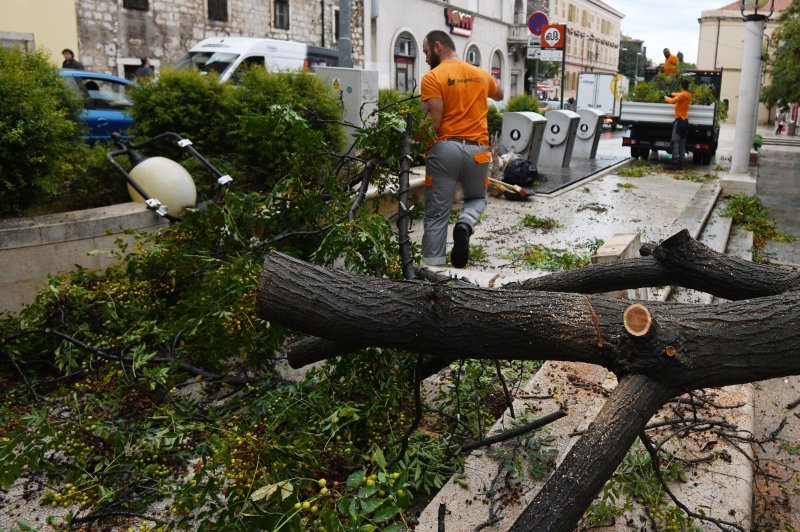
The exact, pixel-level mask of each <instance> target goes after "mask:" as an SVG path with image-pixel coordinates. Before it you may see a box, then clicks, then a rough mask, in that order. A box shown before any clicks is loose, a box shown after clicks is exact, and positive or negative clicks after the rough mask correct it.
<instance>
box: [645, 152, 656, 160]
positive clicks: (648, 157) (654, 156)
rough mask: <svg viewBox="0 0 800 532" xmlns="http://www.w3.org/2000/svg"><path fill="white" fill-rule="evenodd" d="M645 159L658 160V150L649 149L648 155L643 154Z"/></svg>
mask: <svg viewBox="0 0 800 532" xmlns="http://www.w3.org/2000/svg"><path fill="white" fill-rule="evenodd" d="M645 159H648V160H649V159H655V160H656V161H657V160H658V150H650V151H649V152H648V155H646V156H645Z"/></svg>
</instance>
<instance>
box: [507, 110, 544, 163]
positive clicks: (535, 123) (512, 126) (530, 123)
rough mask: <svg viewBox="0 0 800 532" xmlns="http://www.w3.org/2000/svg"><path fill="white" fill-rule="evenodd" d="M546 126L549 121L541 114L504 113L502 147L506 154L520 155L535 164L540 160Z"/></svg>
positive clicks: (528, 112) (527, 112)
mask: <svg viewBox="0 0 800 532" xmlns="http://www.w3.org/2000/svg"><path fill="white" fill-rule="evenodd" d="M546 124H547V119H546V118H545V117H543V116H542V115H540V114H539V113H532V112H530V111H522V112H516V113H504V114H503V129H502V132H501V138H500V145H501V146H502V147H503V148H504V149H505V150H506V153H508V152H511V153H516V154H519V155H521V156H522V157H524V158H525V159H527V160H528V161H531V162H532V163H534V164H535V163H536V161H537V160H539V150H540V149H541V147H542V137H543V135H544V128H545V125H546Z"/></svg>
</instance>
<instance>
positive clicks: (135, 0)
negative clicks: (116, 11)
mask: <svg viewBox="0 0 800 532" xmlns="http://www.w3.org/2000/svg"><path fill="white" fill-rule="evenodd" d="M148 3H149V0H122V7H124V8H125V9H141V10H142V11H147V10H148V9H149V7H150V6H149V5H148Z"/></svg>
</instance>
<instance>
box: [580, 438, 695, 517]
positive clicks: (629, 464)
mask: <svg viewBox="0 0 800 532" xmlns="http://www.w3.org/2000/svg"><path fill="white" fill-rule="evenodd" d="M659 458H660V462H661V476H662V477H663V478H664V480H665V481H666V482H677V481H680V482H686V472H685V469H684V466H683V464H682V463H681V462H680V461H678V460H675V459H673V458H672V457H671V456H670V455H669V454H668V453H665V452H661V453H660V454H659ZM634 504H637V505H639V506H641V507H643V508H644V511H645V512H646V514H647V517H648V518H649V520H650V524H651V526H652V527H653V529H654V530H693V531H694V530H699V528H697V527H696V525H695V524H694V520H693V519H692V518H690V517H688V516H687V515H686V514H685V513H684V512H683V510H681V509H680V508H678V507H677V506H675V505H674V504H672V503H671V502H670V500H669V498H668V495H667V493H666V491H665V490H664V487H663V486H662V484H661V481H660V480H659V479H658V477H657V475H656V473H655V471H654V470H653V465H652V460H651V458H650V455H649V453H647V451H646V450H644V449H643V448H642V445H641V443H640V442H639V440H637V443H636V444H634V446H633V447H632V448H631V450H630V451H628V454H627V455H625V458H624V459H623V460H622V463H621V464H620V465H619V467H617V470H616V472H615V473H614V475H613V476H612V477H611V479H609V480H608V482H606V484H605V486H603V489H602V491H601V492H600V496H599V501H598V502H595V503H593V504H592V505H591V506H590V507H589V509H588V510H587V511H586V513H585V514H584V517H583V521H582V522H581V525H582V527H584V528H593V527H601V526H610V525H613V523H614V520H615V519H616V518H617V517H619V516H621V515H622V514H623V512H625V511H631V510H634V508H635V507H634Z"/></svg>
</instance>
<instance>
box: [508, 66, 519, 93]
mask: <svg viewBox="0 0 800 532" xmlns="http://www.w3.org/2000/svg"><path fill="white" fill-rule="evenodd" d="M518 84H519V74H517V73H516V72H512V73H511V94H510V95H509V96H511V97H512V98H513V97H514V96H516V95H517V94H518V89H517V85H518Z"/></svg>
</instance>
